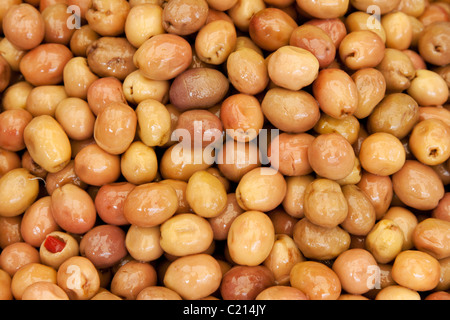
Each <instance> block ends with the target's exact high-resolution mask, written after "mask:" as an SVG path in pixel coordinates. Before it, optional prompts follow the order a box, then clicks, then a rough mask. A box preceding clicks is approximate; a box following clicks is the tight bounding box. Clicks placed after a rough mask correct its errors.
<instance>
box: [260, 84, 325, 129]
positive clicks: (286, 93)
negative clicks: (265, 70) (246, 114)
mask: <svg viewBox="0 0 450 320" xmlns="http://www.w3.org/2000/svg"><path fill="white" fill-rule="evenodd" d="M261 108H262V111H263V113H264V115H265V117H266V118H267V120H268V121H269V122H270V123H272V124H273V125H274V126H275V127H276V128H278V129H280V130H281V131H285V132H289V133H302V132H306V131H308V130H310V129H312V128H313V127H314V125H315V124H316V123H317V121H319V118H320V109H319V104H318V103H317V101H316V99H315V98H314V96H313V95H311V94H310V93H308V92H307V91H304V90H300V91H292V90H288V89H284V88H277V87H275V88H272V89H270V90H268V91H267V93H266V94H265V95H264V98H263V100H262V102H261Z"/></svg>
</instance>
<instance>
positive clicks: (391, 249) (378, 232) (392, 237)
mask: <svg viewBox="0 0 450 320" xmlns="http://www.w3.org/2000/svg"><path fill="white" fill-rule="evenodd" d="M403 240H404V236H403V231H402V229H401V228H400V227H399V226H398V225H397V223H396V222H395V221H393V220H390V219H387V218H385V217H383V219H381V220H379V221H378V222H377V223H376V224H375V226H374V227H373V228H372V230H371V231H370V232H369V234H368V235H367V237H366V241H365V246H366V249H367V250H368V251H370V253H372V255H373V256H374V258H375V260H376V261H377V262H379V263H389V262H391V261H392V260H394V259H395V257H396V256H397V255H398V254H399V253H400V252H401V251H402V248H403Z"/></svg>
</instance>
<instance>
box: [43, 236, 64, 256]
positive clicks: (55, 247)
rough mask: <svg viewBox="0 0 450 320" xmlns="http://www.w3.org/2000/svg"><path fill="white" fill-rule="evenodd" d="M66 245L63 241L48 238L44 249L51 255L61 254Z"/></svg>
mask: <svg viewBox="0 0 450 320" xmlns="http://www.w3.org/2000/svg"><path fill="white" fill-rule="evenodd" d="M65 246H66V243H65V242H64V241H63V240H62V239H61V238H57V237H53V236H48V237H47V239H46V240H45V242H44V247H45V248H46V249H47V250H48V251H50V252H51V253H57V252H61V251H62V250H63V249H64V247H65Z"/></svg>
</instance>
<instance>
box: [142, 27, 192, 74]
mask: <svg viewBox="0 0 450 320" xmlns="http://www.w3.org/2000/svg"><path fill="white" fill-rule="evenodd" d="M167 53H170V55H169V56H167ZM161 55H162V56H161ZM191 60H192V50H191V47H190V45H189V43H188V42H187V41H186V40H185V39H184V38H182V37H181V36H178V35H174V34H158V35H155V36H153V37H151V38H150V39H148V40H146V41H145V42H144V43H143V44H142V45H141V46H140V47H139V49H138V50H137V51H136V52H135V54H134V57H133V61H134V65H135V66H136V67H137V68H138V69H140V70H141V72H143V74H144V75H145V76H146V77H148V78H150V79H154V80H170V79H173V78H175V77H176V76H177V75H179V74H181V73H182V72H183V71H185V70H186V69H187V68H188V67H189V65H190V63H191Z"/></svg>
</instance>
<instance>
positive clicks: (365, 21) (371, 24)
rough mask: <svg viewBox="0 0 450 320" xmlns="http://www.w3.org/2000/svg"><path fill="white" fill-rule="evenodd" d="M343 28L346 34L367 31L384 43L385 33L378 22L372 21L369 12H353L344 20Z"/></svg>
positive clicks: (372, 17)
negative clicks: (374, 34)
mask: <svg viewBox="0 0 450 320" xmlns="http://www.w3.org/2000/svg"><path fill="white" fill-rule="evenodd" d="M345 27H346V29H347V31H348V32H353V31H362V30H369V31H372V32H374V33H376V34H377V35H378V36H379V37H380V38H381V40H383V43H386V31H385V30H384V27H383V25H382V24H381V22H380V20H378V19H374V16H373V15H371V14H370V13H369V12H363V11H355V12H352V13H350V14H349V15H348V16H347V17H346V18H345Z"/></svg>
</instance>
